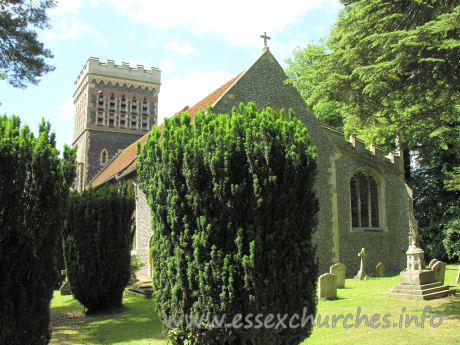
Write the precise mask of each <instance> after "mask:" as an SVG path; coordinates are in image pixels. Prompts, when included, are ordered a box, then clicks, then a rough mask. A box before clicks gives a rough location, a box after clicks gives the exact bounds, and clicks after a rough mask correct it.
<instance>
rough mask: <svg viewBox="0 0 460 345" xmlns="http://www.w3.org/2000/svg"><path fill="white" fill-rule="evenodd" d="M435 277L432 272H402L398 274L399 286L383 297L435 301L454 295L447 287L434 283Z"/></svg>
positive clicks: (437, 282)
mask: <svg viewBox="0 0 460 345" xmlns="http://www.w3.org/2000/svg"><path fill="white" fill-rule="evenodd" d="M436 279H437V275H436V272H435V271H432V270H420V271H403V272H401V274H400V282H401V284H399V285H396V286H395V287H394V288H393V289H390V290H389V291H388V292H385V293H384V295H387V296H392V297H400V298H411V299H423V300H429V299H437V298H442V297H447V296H450V295H453V294H455V290H450V289H449V286H448V285H443V283H442V282H440V281H436Z"/></svg>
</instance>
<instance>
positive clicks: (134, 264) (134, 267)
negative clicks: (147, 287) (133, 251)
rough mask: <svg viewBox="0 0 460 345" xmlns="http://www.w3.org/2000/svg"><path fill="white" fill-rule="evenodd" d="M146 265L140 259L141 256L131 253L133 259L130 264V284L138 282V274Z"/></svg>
mask: <svg viewBox="0 0 460 345" xmlns="http://www.w3.org/2000/svg"><path fill="white" fill-rule="evenodd" d="M144 267H145V264H144V263H143V262H141V261H139V258H138V257H137V255H131V261H130V264H129V282H128V284H130V285H133V284H136V282H137V277H136V274H137V272H139V271H140V270H141V269H142V268H144Z"/></svg>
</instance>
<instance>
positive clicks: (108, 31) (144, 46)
mask: <svg viewBox="0 0 460 345" xmlns="http://www.w3.org/2000/svg"><path fill="white" fill-rule="evenodd" d="M339 9H340V4H339V2H338V0H316V1H315V0H313V1H311V0H284V1H276V2H273V4H270V2H268V1H260V0H256V1H251V0H246V1H243V0H233V1H227V2H220V1H215V0H194V1H178V0H166V1H155V0H60V1H59V3H58V5H57V7H56V8H54V9H52V10H51V11H49V12H48V14H49V17H50V24H51V25H52V29H48V30H45V31H43V32H40V39H41V40H42V41H43V42H44V43H45V46H46V47H47V48H49V49H51V51H52V52H53V54H54V58H53V59H50V60H49V63H51V64H52V65H54V66H55V67H56V69H55V71H53V72H50V73H48V74H46V75H45V76H44V77H43V78H42V80H41V82H40V83H39V84H38V85H37V86H35V85H29V86H28V87H27V88H26V89H16V88H13V87H12V86H11V85H9V84H7V82H6V81H0V103H2V105H1V106H0V114H3V113H6V114H16V115H19V116H20V117H21V120H22V122H23V123H24V124H27V125H29V127H31V128H32V129H33V130H34V131H36V129H37V127H38V123H39V122H40V120H41V118H42V117H44V118H45V119H47V120H49V121H50V122H51V125H52V128H53V129H54V131H55V132H56V135H57V142H58V148H59V149H61V148H62V146H63V145H64V143H66V144H69V145H70V144H72V133H73V100H72V94H73V83H74V81H75V79H76V77H77V76H78V74H79V73H80V71H81V69H82V68H83V66H84V65H85V63H86V60H87V59H88V58H89V57H98V58H99V59H100V61H101V62H106V61H107V59H111V60H115V63H116V64H121V63H122V62H129V63H130V64H131V65H133V66H135V65H136V64H142V65H144V66H145V67H146V68H148V67H158V68H160V70H161V71H162V75H161V84H162V85H161V91H160V93H159V109H158V112H159V123H161V122H162V121H163V118H164V117H169V116H171V115H172V114H173V113H175V112H176V111H178V110H180V109H182V108H183V107H184V106H185V105H189V106H191V105H193V104H195V103H196V102H197V101H199V100H200V99H201V98H203V97H205V96H206V95H207V94H209V93H210V92H211V91H213V90H214V89H216V88H217V87H219V86H220V85H221V84H223V83H224V82H226V81H227V80H229V79H230V78H232V77H233V76H235V75H236V74H238V73H239V72H241V71H242V70H244V69H245V68H247V67H248V66H249V65H250V64H251V63H252V62H253V61H254V60H255V59H256V58H257V57H258V56H259V54H260V52H261V50H262V48H263V39H261V38H260V37H259V36H260V35H261V34H263V33H264V32H265V31H266V32H267V34H268V35H269V36H270V37H271V40H270V41H269V42H268V45H269V47H270V50H271V52H272V53H273V54H274V55H275V57H276V58H277V60H278V61H279V62H280V64H281V65H282V66H283V67H284V66H285V62H284V60H285V59H287V58H289V57H292V51H293V50H294V49H295V48H296V47H304V46H306V45H307V44H308V43H311V42H317V41H318V40H319V39H320V38H323V37H326V36H327V35H328V32H329V29H330V27H331V25H332V24H333V23H334V22H335V20H336V17H337V14H338V11H339Z"/></svg>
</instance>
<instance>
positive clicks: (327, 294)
mask: <svg viewBox="0 0 460 345" xmlns="http://www.w3.org/2000/svg"><path fill="white" fill-rule="evenodd" d="M319 298H327V299H336V298H337V276H335V275H334V274H330V273H325V274H323V275H322V276H321V277H319Z"/></svg>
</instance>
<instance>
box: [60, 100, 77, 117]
mask: <svg viewBox="0 0 460 345" xmlns="http://www.w3.org/2000/svg"><path fill="white" fill-rule="evenodd" d="M73 111H74V109H73V103H72V102H67V103H63V104H61V106H60V107H59V114H60V115H61V120H63V121H67V120H71V119H72V118H73V115H74V112H73Z"/></svg>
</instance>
